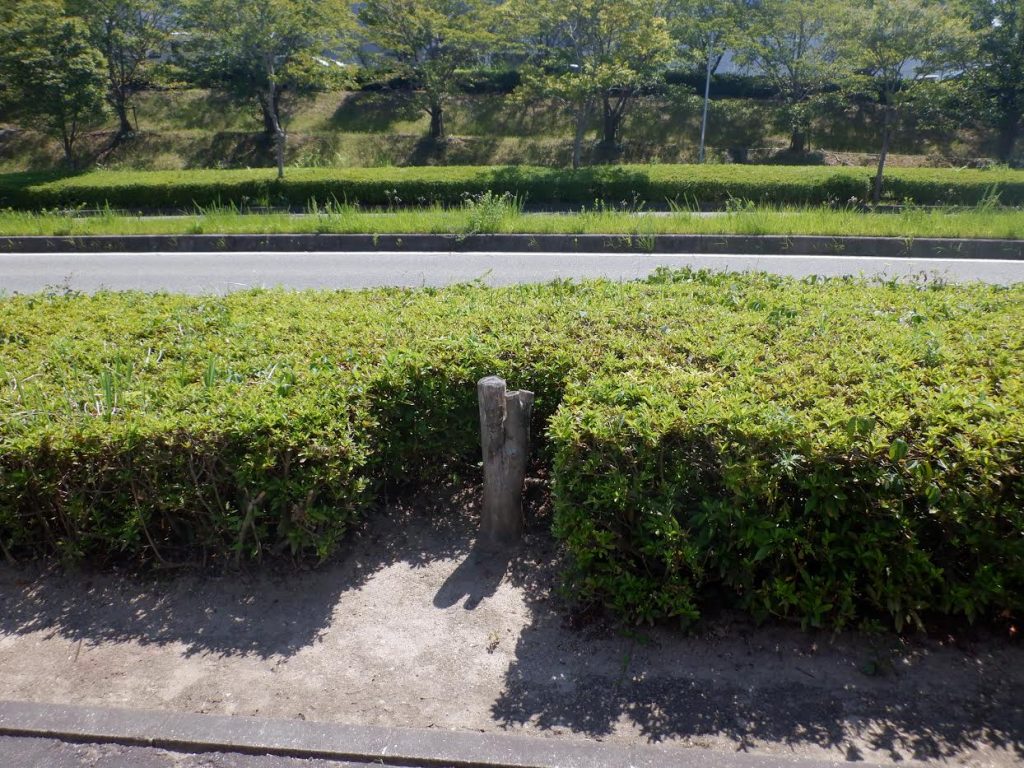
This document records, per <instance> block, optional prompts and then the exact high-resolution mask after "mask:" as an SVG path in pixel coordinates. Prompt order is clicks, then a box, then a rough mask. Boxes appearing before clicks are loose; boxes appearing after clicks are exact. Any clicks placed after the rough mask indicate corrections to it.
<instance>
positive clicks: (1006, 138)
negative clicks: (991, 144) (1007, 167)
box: [998, 115, 1021, 163]
mask: <svg viewBox="0 0 1024 768" xmlns="http://www.w3.org/2000/svg"><path fill="white" fill-rule="evenodd" d="M1020 121H1021V115H1012V116H1011V117H1010V118H1009V119H1008V120H1007V121H1006V122H1005V123H1003V127H1002V130H1000V131H999V145H998V153H999V159H1000V160H1001V161H1002V162H1004V163H1009V162H1010V161H1012V160H1013V159H1014V155H1013V153H1014V151H1015V150H1016V149H1017V139H1018V137H1019V136H1020Z"/></svg>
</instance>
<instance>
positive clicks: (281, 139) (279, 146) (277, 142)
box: [261, 81, 288, 179]
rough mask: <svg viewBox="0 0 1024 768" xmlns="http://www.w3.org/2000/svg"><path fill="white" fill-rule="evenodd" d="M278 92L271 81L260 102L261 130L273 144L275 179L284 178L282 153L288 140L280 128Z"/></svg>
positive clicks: (279, 99)
mask: <svg viewBox="0 0 1024 768" xmlns="http://www.w3.org/2000/svg"><path fill="white" fill-rule="evenodd" d="M280 101H281V96H280V91H279V90H278V89H277V87H276V85H275V84H274V82H273V81H271V83H270V88H269V90H268V91H267V93H266V94H265V96H264V98H263V99H262V100H261V106H262V108H263V129H264V130H265V131H266V133H267V137H268V138H269V139H270V140H271V141H273V142H274V160H275V161H276V164H277V178H279V179H283V178H284V153H285V144H286V142H287V140H288V137H287V135H286V134H285V131H284V128H283V127H282V126H281V116H280V113H279V111H278V110H279V108H280Z"/></svg>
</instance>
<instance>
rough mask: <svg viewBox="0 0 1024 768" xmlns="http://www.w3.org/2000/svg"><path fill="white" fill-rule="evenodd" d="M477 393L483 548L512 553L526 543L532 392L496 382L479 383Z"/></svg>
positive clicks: (495, 377) (491, 380)
mask: <svg viewBox="0 0 1024 768" xmlns="http://www.w3.org/2000/svg"><path fill="white" fill-rule="evenodd" d="M476 390H477V396H478V399H479V403H480V447H481V448H482V449H483V457H484V504H483V515H482V518H481V522H480V544H482V545H484V546H490V547H497V548H505V547H513V546H515V545H517V544H519V543H520V542H521V541H522V538H523V526H524V520H523V479H524V478H525V476H526V464H527V461H528V460H529V454H530V413H531V411H532V410H533V392H527V391H526V390H520V391H517V392H508V391H507V390H506V385H505V380H504V379H502V378H499V377H498V376H488V377H486V378H484V379H480V381H479V382H477V385H476Z"/></svg>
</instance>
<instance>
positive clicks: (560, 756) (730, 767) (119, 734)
mask: <svg viewBox="0 0 1024 768" xmlns="http://www.w3.org/2000/svg"><path fill="white" fill-rule="evenodd" d="M0 735H4V736H22V737H39V738H50V739H58V740H61V741H68V742H76V743H101V744H121V745H125V746H147V747H159V748H164V749H168V750H173V751H178V752H191V753H201V752H231V753H239V754H251V755H257V754H258V755H274V756H278V757H297V758H319V759H328V760H339V761H340V760H346V761H350V762H355V763H367V764H373V765H390V766H407V767H408V768H413V767H416V766H446V767H447V768H671V767H672V766H678V767H679V768H830V767H832V766H836V767H838V766H840V765H843V764H844V761H842V760H838V759H837V760H807V759H801V758H795V757H794V758H789V757H784V756H760V755H749V754H745V753H732V752H729V753H723V752H716V751H714V750H709V749H703V748H700V747H692V748H675V749H671V748H668V747H658V746H637V747H624V746H619V745H611V744H603V743H600V742H593V741H573V742H569V741H561V740H555V739H543V738H537V737H527V736H510V735H504V734H484V733H476V732H470V731H444V730H422V729H400V728H384V727H379V726H352V725H335V724H326V723H313V722H306V721H303V720H264V719H260V718H254V717H226V716H222V715H193V714H183V713H173V712H156V711H143V710H126V709H105V708H104V709H100V708H95V707H80V706H66V705H48V704H33V703H28V702H15V701H0ZM860 765H862V766H864V765H867V764H864V763H861V764H860Z"/></svg>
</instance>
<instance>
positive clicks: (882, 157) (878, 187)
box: [871, 104, 892, 205]
mask: <svg viewBox="0 0 1024 768" xmlns="http://www.w3.org/2000/svg"><path fill="white" fill-rule="evenodd" d="M891 142H892V107H891V106H890V105H889V104H886V105H885V115H884V117H883V120H882V151H881V153H880V154H879V155H878V170H877V171H876V172H875V183H874V187H873V189H872V191H871V202H873V203H874V204H875V205H878V204H879V203H880V202H881V201H882V182H883V180H884V178H885V161H886V160H887V159H888V158H889V146H890V144H891Z"/></svg>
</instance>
